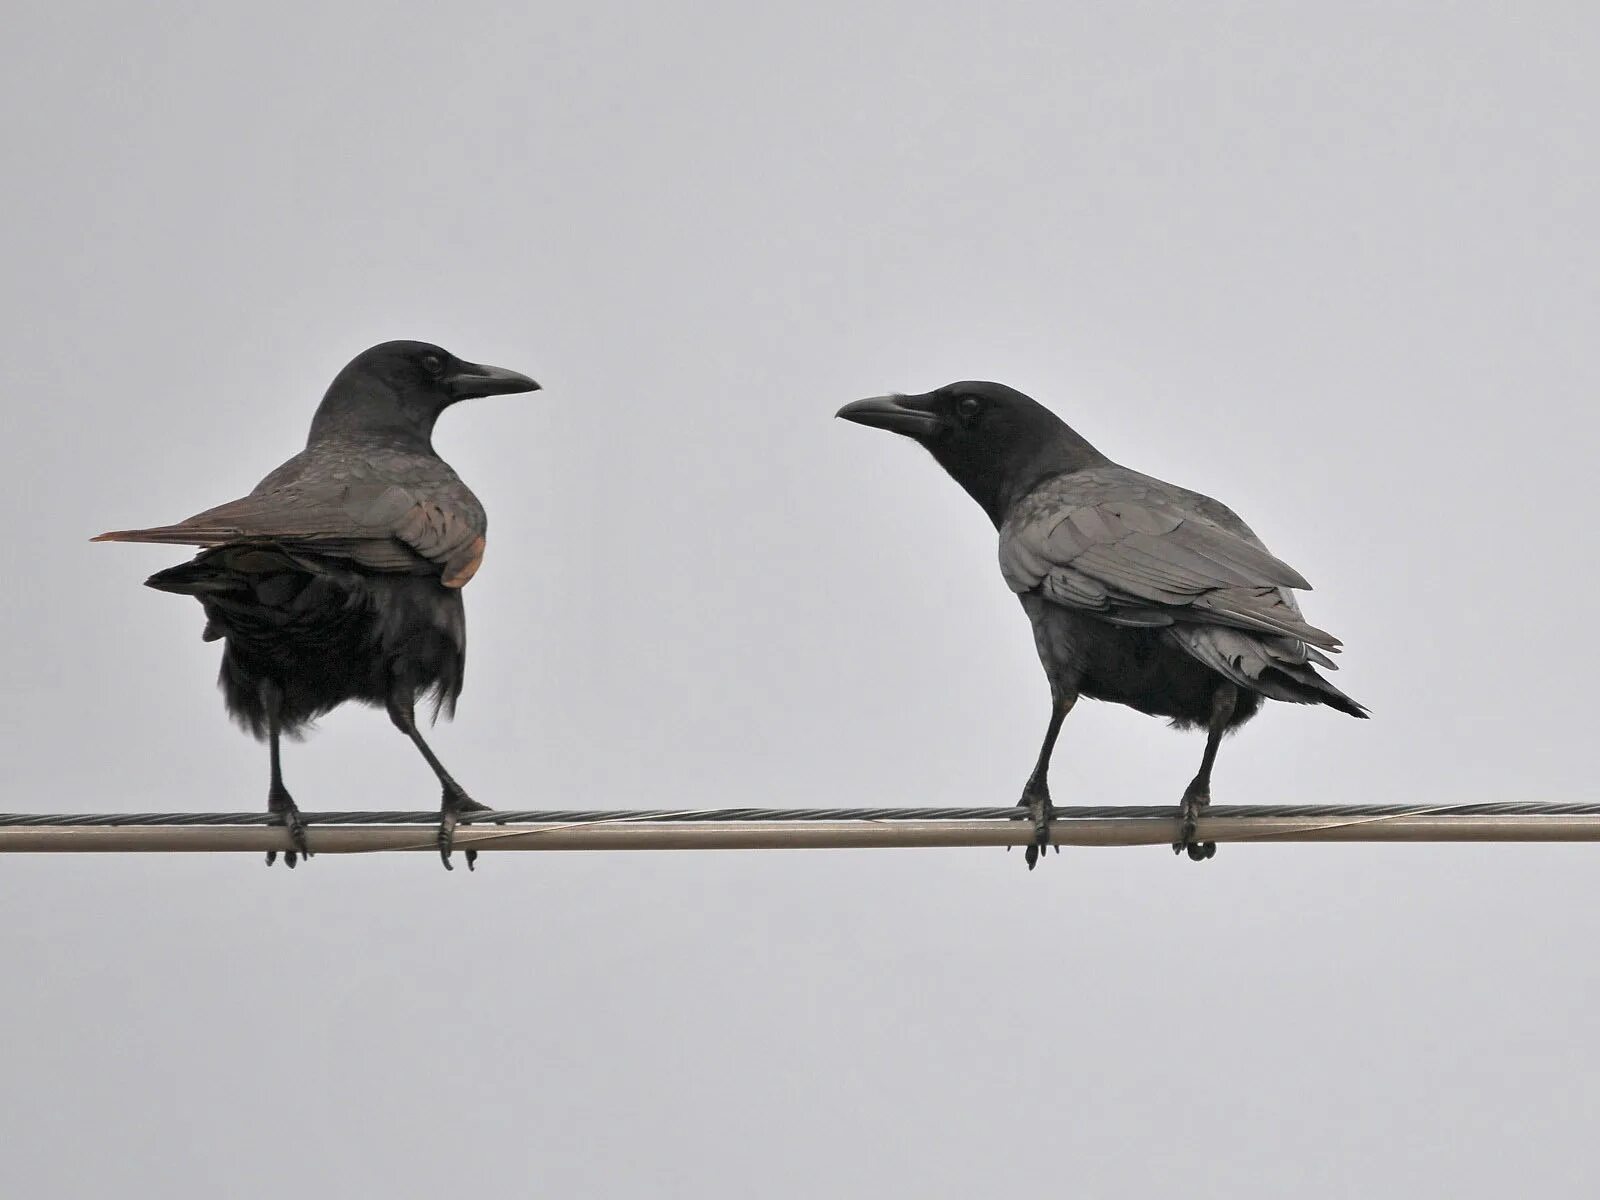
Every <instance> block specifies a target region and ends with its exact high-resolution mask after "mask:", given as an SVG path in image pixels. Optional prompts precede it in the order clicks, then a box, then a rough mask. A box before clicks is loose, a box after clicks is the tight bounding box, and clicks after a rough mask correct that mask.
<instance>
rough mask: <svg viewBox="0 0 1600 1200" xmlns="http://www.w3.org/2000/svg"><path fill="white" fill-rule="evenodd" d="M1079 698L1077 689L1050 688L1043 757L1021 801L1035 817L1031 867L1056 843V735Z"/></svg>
mask: <svg viewBox="0 0 1600 1200" xmlns="http://www.w3.org/2000/svg"><path fill="white" fill-rule="evenodd" d="M1077 702H1078V696H1077V693H1076V692H1072V693H1066V692H1062V691H1060V690H1058V689H1056V688H1054V687H1052V688H1051V689H1050V704H1051V707H1050V727H1049V728H1048V729H1046V730H1045V734H1044V745H1043V746H1041V747H1040V748H1039V761H1038V762H1037V763H1035V764H1034V768H1033V774H1032V775H1030V776H1028V785H1027V786H1026V787H1025V788H1023V789H1022V799H1021V801H1019V802H1018V807H1019V808H1025V809H1027V810H1028V816H1029V817H1030V818H1031V819H1032V821H1033V841H1032V842H1031V843H1030V844H1029V846H1028V849H1027V850H1026V851H1025V852H1024V854H1023V859H1024V861H1026V862H1027V864H1028V870H1030V871H1031V870H1033V868H1034V867H1036V866H1038V864H1039V856H1040V854H1042V853H1043V852H1044V849H1045V847H1046V846H1050V845H1053V843H1052V842H1051V841H1050V823H1051V821H1053V820H1054V819H1055V815H1056V810H1055V805H1053V804H1052V803H1051V802H1050V782H1049V778H1048V776H1049V773H1050V756H1051V754H1052V753H1054V751H1055V748H1056V738H1057V737H1058V736H1060V734H1061V722H1063V721H1065V720H1066V719H1067V714H1068V713H1069V712H1071V711H1072V706H1073V705H1074V704H1076V703H1077ZM1056 853H1057V854H1060V853H1061V847H1060V846H1056Z"/></svg>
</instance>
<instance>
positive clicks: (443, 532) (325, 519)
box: [94, 341, 539, 868]
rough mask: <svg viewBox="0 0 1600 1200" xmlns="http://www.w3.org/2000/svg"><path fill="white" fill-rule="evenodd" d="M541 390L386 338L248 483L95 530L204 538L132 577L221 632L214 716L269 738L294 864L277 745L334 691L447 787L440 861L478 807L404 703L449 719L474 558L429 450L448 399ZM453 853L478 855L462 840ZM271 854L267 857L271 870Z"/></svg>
mask: <svg viewBox="0 0 1600 1200" xmlns="http://www.w3.org/2000/svg"><path fill="white" fill-rule="evenodd" d="M538 387H539V385H538V384H537V383H535V382H534V381H533V380H531V379H529V378H528V377H527V376H526V375H521V374H518V373H517V372H516V371H508V370H505V369H504V368H501V367H487V366H481V365H479V364H477V363H470V362H463V361H462V360H461V359H459V358H456V357H455V356H454V355H452V354H450V353H449V352H448V351H446V350H443V349H441V348H440V347H438V346H434V345H430V344H428V343H426V342H408V341H398V342H384V343H382V344H381V345H377V346H373V347H372V348H371V349H369V350H364V351H363V352H362V353H360V354H358V355H357V356H356V357H355V358H354V359H353V360H351V362H350V363H349V364H348V365H347V366H346V367H345V368H344V370H342V371H340V372H339V374H338V375H337V376H336V377H335V378H334V381H333V383H332V384H331V385H330V386H329V388H328V391H327V394H326V395H324V396H323V398H322V403H321V405H320V406H319V407H318V408H317V411H316V415H315V416H314V417H313V418H312V420H311V432H310V434H309V435H308V437H307V438H306V447H305V449H304V450H302V451H300V453H298V454H296V455H295V456H294V457H293V458H291V459H289V461H288V462H286V463H284V464H283V465H282V466H280V467H279V468H278V469H277V470H275V471H273V472H272V473H271V474H270V475H268V476H267V477H266V478H265V479H263V480H262V481H261V482H260V483H259V484H257V485H256V487H255V489H254V490H253V491H252V492H251V493H250V494H249V495H248V496H245V497H243V498H242V499H239V500H233V501H230V502H229V503H227V504H223V505H219V506H218V507H216V508H211V509H207V510H206V511H205V512H202V513H199V514H197V515H196V516H193V517H190V518H189V519H188V520H186V521H181V522H179V523H178V524H176V525H162V526H157V527H155V528H151V529H128V530H121V531H118V532H114V533H103V534H101V535H100V536H99V537H97V538H95V539H94V540H95V541H97V542H101V541H109V542H160V543H167V544H174V545H186V546H201V547H204V549H202V550H201V551H200V553H199V554H198V555H196V556H195V557H194V558H193V559H192V560H191V561H189V562H187V563H184V564H182V565H181V566H176V567H172V568H169V569H168V570H165V571H159V572H157V573H156V574H154V575H152V576H151V577H150V578H149V579H148V580H146V581H145V582H146V584H147V585H148V586H149V587H153V588H157V589H159V590H161V591H166V592H177V593H179V594H181V595H186V596H193V597H195V598H196V599H197V600H199V601H200V604H201V606H202V607H203V608H204V609H205V615H206V626H205V633H204V635H203V636H204V637H205V639H206V640H207V641H215V640H217V639H221V641H222V644H223V650H222V671H221V674H220V677H219V680H218V682H219V684H220V686H221V688H222V694H223V698H224V700H225V701H226V703H227V706H228V711H229V712H230V713H232V714H233V717H234V719H235V720H237V721H238V722H239V724H240V725H242V726H243V727H244V728H245V729H247V730H249V731H250V732H251V733H252V734H254V735H255V736H256V737H257V738H264V739H265V740H266V741H267V744H268V748H269V754H270V761H271V782H270V785H269V789H268V793H267V807H268V809H269V811H270V812H272V813H273V814H275V815H276V816H277V817H278V818H280V819H281V820H282V822H283V823H284V825H285V826H287V828H288V830H289V835H290V838H291V840H292V842H293V844H294V847H295V849H292V850H289V851H288V852H287V853H286V854H285V855H284V861H285V862H286V863H287V864H288V865H289V866H290V867H293V866H294V865H295V862H296V860H297V856H300V855H304V856H306V857H309V856H310V852H309V851H308V850H307V848H306V835H305V825H304V823H303V822H302V821H301V820H300V815H299V809H298V808H297V807H296V805H295V802H294V800H293V798H292V797H291V796H290V795H289V791H288V789H287V788H286V787H285V786H284V782H283V771H282V767H281V763H280V753H279V751H280V742H281V741H282V739H283V738H284V737H285V736H289V737H293V736H295V735H296V734H298V733H299V732H300V731H301V730H302V729H303V728H304V727H305V725H306V724H307V723H308V722H310V721H312V720H314V719H315V718H317V717H319V716H321V715H322V714H323V713H326V712H328V711H330V710H332V709H333V708H336V707H337V706H338V705H340V704H342V703H344V702H345V701H346V700H359V701H361V702H363V703H366V704H373V705H383V706H384V707H385V708H386V709H387V710H388V713H389V719H390V720H391V721H393V722H394V724H395V727H396V728H397V729H399V730H400V732H401V733H403V734H405V735H406V737H408V738H409V739H410V740H411V741H412V743H413V744H414V745H415V746H416V748H417V750H418V751H419V752H420V753H421V754H422V757H423V758H424V759H426V760H427V763H428V766H429V767H431V768H432V769H433V773H434V774H435V775H436V776H437V777H438V780H439V783H440V785H441V787H442V789H443V801H442V804H441V809H440V823H439V838H438V840H439V854H440V857H441V858H442V859H443V861H444V865H445V867H446V868H448V867H450V852H451V844H452V840H453V837H454V833H455V827H456V823H457V816H458V814H459V813H461V812H465V811H473V810H482V809H484V808H485V806H484V805H482V804H478V803H477V802H475V801H474V800H472V799H471V798H470V797H469V796H468V795H467V793H466V791H465V790H464V789H463V788H462V786H461V785H460V784H459V783H457V782H456V781H455V779H454V778H453V777H452V776H451V775H450V773H449V772H448V771H446V770H445V768H444V764H443V763H441V762H440V761H439V759H438V757H437V756H436V755H435V754H434V752H433V750H432V749H431V748H430V747H429V745H428V743H427V742H426V741H425V740H424V739H423V736H422V733H421V732H420V730H418V728H417V723H416V717H415V709H416V703H417V701H418V700H419V699H422V698H423V697H429V698H431V699H432V701H433V704H434V712H435V714H437V713H438V712H439V711H441V710H442V711H443V712H445V713H446V714H447V715H453V714H454V711H455V704H456V698H457V697H458V696H459V695H460V694H461V684H462V676H463V671H464V667H465V663H466V636H467V635H466V613H465V609H464V607H463V605H462V602H461V589H462V588H464V587H465V586H466V584H467V582H468V581H469V580H470V579H471V578H472V576H473V573H474V572H476V571H477V569H478V566H479V564H480V563H481V562H482V561H483V552H484V536H485V532H486V530H487V519H486V517H485V515H484V511H483V506H482V505H481V504H479V503H478V499H477V497H476V496H474V495H473V494H472V493H471V492H470V491H469V490H468V489H467V486H466V484H464V483H462V482H461V480H460V479H459V478H458V477H457V475H456V473H455V472H454V471H453V470H451V469H450V465H449V464H448V463H446V462H445V461H444V460H443V459H442V458H440V457H439V456H438V454H436V453H435V452H434V449H433V427H434V422H435V421H436V420H437V419H438V417H439V414H440V413H442V412H444V410H445V409H447V408H449V407H450V406H451V405H453V404H455V403H456V402H458V401H461V400H467V399H471V398H473V397H479V396H493V395H499V394H502V393H510V392H531V391H535V390H537V389H538ZM466 855H467V865H468V866H469V867H471V866H472V864H473V861H474V860H475V859H476V857H477V855H476V853H475V852H474V851H472V850H468V851H467V852H466ZM275 858H276V852H275V851H273V852H269V853H268V854H267V862H268V864H269V865H270V864H271V863H272V862H273V861H274V859H275Z"/></svg>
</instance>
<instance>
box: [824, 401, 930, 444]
mask: <svg viewBox="0 0 1600 1200" xmlns="http://www.w3.org/2000/svg"><path fill="white" fill-rule="evenodd" d="M835 415H836V416H840V417H843V418H844V419H845V420H846V421H854V422H855V423H856V424H857V425H871V426H872V427H873V428H874V429H887V430H889V431H890V432H891V433H903V434H904V435H905V436H906V437H910V438H925V437H931V436H932V435H933V434H936V433H938V432H939V431H940V430H941V429H943V428H944V427H945V420H944V418H943V417H942V416H940V415H939V414H938V413H937V412H935V411H934V409H933V402H932V400H931V399H930V398H929V397H927V396H874V397H872V398H871V399H870V400H857V401H856V402H855V403H854V404H846V405H845V406H844V407H843V408H841V409H840V410H839V411H838V412H837V413H836V414H835Z"/></svg>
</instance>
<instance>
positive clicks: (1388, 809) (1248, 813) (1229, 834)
mask: <svg viewBox="0 0 1600 1200" xmlns="http://www.w3.org/2000/svg"><path fill="white" fill-rule="evenodd" d="M302 819H303V820H304V822H305V824H306V826H307V836H308V838H309V841H310V845H311V848H312V849H313V850H314V851H316V852H317V853H335V854H338V853H361V852H367V851H379V850H416V851H423V850H433V849H435V848H436V843H435V840H434V831H435V829H436V828H437V826H438V823H439V814H438V813H437V812H413V811H383V812H325V813H303V814H302ZM1177 830H1178V815H1177V810H1176V809H1175V808H1174V807H1172V806H1122V805H1097V806H1067V807H1063V808H1060V809H1058V810H1057V819H1056V821H1055V824H1054V826H1053V836H1054V840H1055V841H1056V842H1057V843H1058V844H1061V845H1118V846H1134V845H1159V844H1164V843H1168V842H1171V841H1172V840H1173V839H1174V838H1175V837H1176V836H1177ZM1196 832H1197V837H1198V838H1199V840H1202V841H1217V842H1240V841H1295V842H1332V841H1339V842H1349V841H1364V842H1405V841H1413V842H1414V841H1433V842H1453V841H1483V842H1503V841H1600V801H1578V802H1563V803H1550V802H1544V801H1498V802H1481V801H1476V802H1460V803H1452V804H1428V805H1421V804H1347V805H1307V804H1297V805H1260V806H1235V805H1222V806H1217V807H1215V808H1211V809H1209V810H1207V812H1206V814H1205V816H1203V817H1202V818H1201V819H1200V821H1199V824H1198V829H1197V831H1196ZM1032 837H1033V829H1032V825H1031V824H1030V823H1029V821H1028V819H1027V816H1026V814H1025V813H1024V812H1023V811H1022V810H1021V809H1018V808H1016V807H1012V806H1008V807H1004V808H987V807H986V808H935V807H926V808H707V809H643V810H627V809H554V810H521V809H518V810H497V811H495V812H492V813H490V812H475V813H471V814H466V815H464V816H463V817H462V820H461V827H460V828H459V830H458V831H457V834H456V841H457V844H458V845H460V846H462V847H463V848H464V847H466V846H471V847H473V848H474V849H478V850H594V849H614V850H644V849H719V848H737V849H801V848H832V847H841V848H842V847H910V846H1011V845H1025V844H1027V843H1028V842H1029V841H1030V840H1031V839H1032ZM288 844H289V843H288V835H287V833H286V832H285V831H284V829H283V827H282V826H281V825H280V824H278V822H277V821H276V819H275V818H274V817H272V816H271V815H269V814H268V813H265V812H248V813H0V853H5V852H13V853H18V852H20V853H27V852H68V853H71V852H121V851H136V852H164V851H174V852H175V851H191V852H193V851H208V852H216V851H222V852H232V851H239V852H244V851H261V850H268V849H287V848H288Z"/></svg>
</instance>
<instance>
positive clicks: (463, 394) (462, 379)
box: [444, 362, 539, 400]
mask: <svg viewBox="0 0 1600 1200" xmlns="http://www.w3.org/2000/svg"><path fill="white" fill-rule="evenodd" d="M444 385H445V388H446V389H447V390H448V391H449V393H450V396H451V398H452V399H455V400H471V399H474V398H475V397H478V396H503V395H506V394H508V393H511V392H537V391H538V390H539V385H538V384H537V383H535V382H534V381H533V380H531V379H529V378H528V377H527V376H526V375H523V374H521V373H520V372H517V371H508V370H506V369H505V368H504V367H486V366H483V365H482V364H480V363H469V362H464V363H459V364H457V366H456V368H455V370H453V371H451V372H450V374H449V375H447V376H445V379H444Z"/></svg>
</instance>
